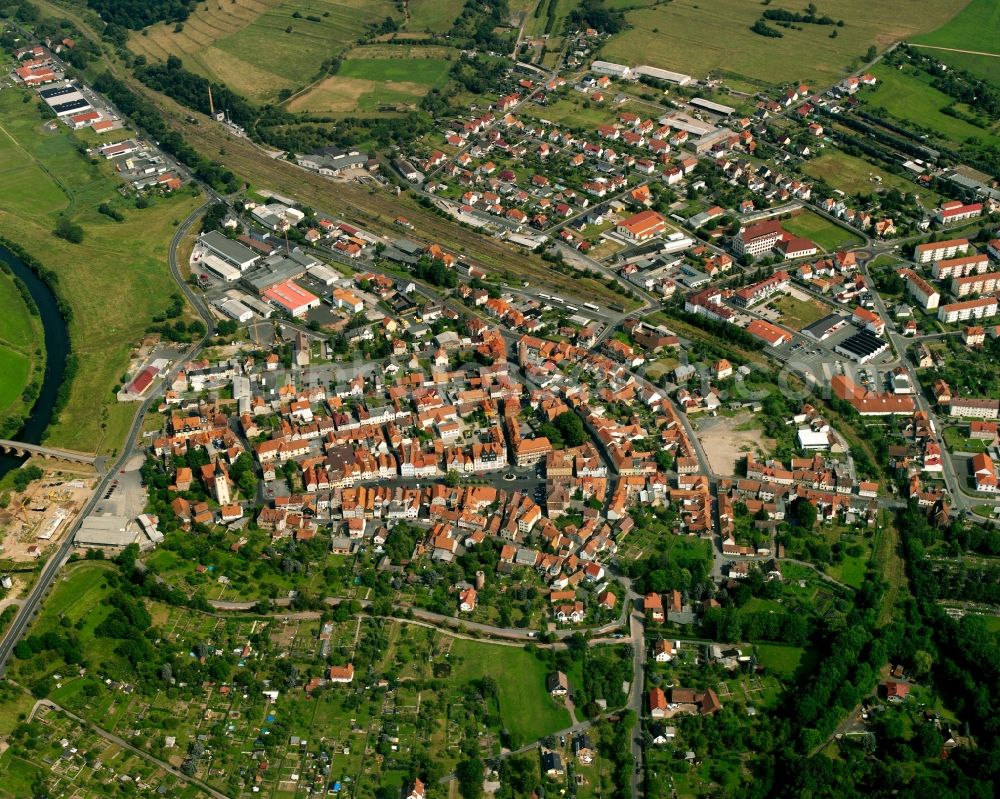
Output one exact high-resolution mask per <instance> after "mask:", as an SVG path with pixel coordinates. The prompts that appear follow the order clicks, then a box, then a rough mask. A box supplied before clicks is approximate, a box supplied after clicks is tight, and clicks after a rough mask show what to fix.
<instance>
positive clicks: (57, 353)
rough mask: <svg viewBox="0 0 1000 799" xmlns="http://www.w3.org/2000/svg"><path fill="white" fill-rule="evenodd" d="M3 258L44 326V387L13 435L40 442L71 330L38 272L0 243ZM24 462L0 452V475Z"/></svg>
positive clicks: (58, 381)
mask: <svg viewBox="0 0 1000 799" xmlns="http://www.w3.org/2000/svg"><path fill="white" fill-rule="evenodd" d="M0 261H3V263H4V264H6V265H7V266H8V267H10V269H11V271H12V272H13V273H14V274H15V275H17V277H19V278H20V279H21V280H23V281H24V284H25V285H26V286H27V287H28V291H29V292H30V293H31V296H32V297H33V298H34V300H35V305H37V306H38V312H39V314H40V315H41V320H42V326H43V327H44V329H45V375H44V376H43V378H42V389H41V391H40V392H39V394H38V400H37V401H36V402H35V407H34V408H32V409H31V415H30V416H28V418H27V420H26V421H25V423H24V426H23V427H22V428H21V429H20V431H18V433H17V434H16V435H15V436H13V438H14V439H16V440H17V441H24V442H25V443H28V444H38V443H40V442H41V440H42V434H43V433H44V432H45V428H47V427H48V426H49V422H51V421H52V412H53V410H54V408H55V402H56V396H57V395H58V394H59V387H60V386H61V385H62V381H63V375H64V374H65V372H66V357H67V356H68V355H69V330H68V329H67V328H66V320H65V319H63V317H62V314H60V313H59V305H58V303H57V302H56V298H55V296H54V295H53V294H52V290H51V289H50V288H49V287H48V286H47V285H46V284H45V283H44V282H42V280H40V279H39V278H38V276H37V275H35V273H34V272H32V271H31V270H30V269H29V268H28V267H27V266H25V264H24V263H23V262H22V261H21V259H20V258H18V257H17V256H16V255H14V253H12V252H11V251H10V250H8V249H7V248H5V247H3V246H2V245H0ZM23 462H24V458H16V457H12V456H8V455H4V454H2V453H0V477H3V476H4V475H5V474H7V472H9V471H10V470H11V469H16V468H17V467H19V466H20V465H21V464H22V463H23Z"/></svg>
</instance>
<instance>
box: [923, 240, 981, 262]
mask: <svg viewBox="0 0 1000 799" xmlns="http://www.w3.org/2000/svg"><path fill="white" fill-rule="evenodd" d="M968 250H969V240H968V239H949V240H948V241H932V242H929V243H927V244H918V245H917V246H916V247H914V248H913V260H914V261H916V262H917V263H918V264H929V263H930V262H931V261H940V260H942V259H944V258H954V257H955V256H956V255H960V254H961V255H964V254H965V253H966V252H968Z"/></svg>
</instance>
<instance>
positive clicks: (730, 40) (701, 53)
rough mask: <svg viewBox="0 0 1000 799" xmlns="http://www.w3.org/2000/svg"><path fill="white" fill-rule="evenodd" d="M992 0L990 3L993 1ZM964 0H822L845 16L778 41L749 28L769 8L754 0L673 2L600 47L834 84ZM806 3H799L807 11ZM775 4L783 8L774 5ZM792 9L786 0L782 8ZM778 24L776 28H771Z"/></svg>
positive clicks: (624, 54)
mask: <svg viewBox="0 0 1000 799" xmlns="http://www.w3.org/2000/svg"><path fill="white" fill-rule="evenodd" d="M988 1H989V0H987V2H988ZM965 2H966V0H933V2H923V1H922V0H884V1H883V2H880V3H872V2H869V0H839V2H837V3H827V4H826V5H824V4H823V3H817V4H816V5H817V11H818V14H819V15H823V14H828V15H829V16H831V17H833V18H834V19H835V20H843V21H844V26H843V27H842V28H836V30H837V37H836V38H833V39H831V38H830V33H831V31H832V30H833V27H832V26H824V25H807V24H802V25H800V26H799V27H802V28H804V30H801V31H799V30H787V29H785V28H777V30H779V31H780V32H781V33H782V34H783V36H782V38H780V39H775V38H768V37H765V36H759V35H758V34H756V33H754V32H753V31H751V30H750V26H751V25H753V24H754V22H755V21H756V20H757V19H759V18H760V15H761V12H762V11H763V10H765V7H764V6H763V5H762V4H761V3H759V2H756V0H713V2H711V3H706V2H704V0H673V2H671V3H668V4H664V5H659V6H655V7H652V8H643V9H639V10H636V11H628V12H627V13H626V19H627V20H628V22H629V23H630V24H631V26H632V27H631V28H630V29H629V30H627V31H625V32H624V33H621V34H619V35H617V36H615V37H614V38H612V39H611V40H610V41H609V42H608V43H607V44H606V45H605V46H604V47H603V48H602V50H601V57H602V58H605V59H607V60H609V61H618V62H621V63H626V64H631V65H636V64H649V65H651V66H655V67H661V68H663V69H672V70H676V71H678V72H684V73H687V74H689V75H693V76H694V77H696V78H704V77H706V76H707V75H708V74H709V73H712V75H713V76H717V77H729V78H734V79H736V80H737V81H742V82H745V83H747V84H758V85H759V84H782V83H788V82H792V81H804V82H807V83H812V84H814V85H816V86H820V87H821V86H825V85H829V84H832V83H834V82H836V81H837V80H838V79H840V78H841V77H843V76H844V75H845V74H847V73H848V72H849V71H850V68H851V67H852V66H855V67H857V66H860V58H861V57H862V56H863V55H864V53H865V51H866V50H867V49H868V47H869V46H871V45H875V46H876V47H878V48H879V49H880V50H881V49H884V48H885V47H887V46H888V45H889V44H891V43H892V42H894V41H897V40H899V39H904V38H907V37H910V36H913V35H915V34H917V33H921V32H924V31H932V30H934V29H936V28H938V27H939V26H941V25H942V24H943V23H944V22H946V21H947V20H948V19H949V18H950V17H951V16H952V15H954V14H955V12H956V11H958V10H959V9H961V8H962V6H963V5H964V4H965ZM803 6H804V4H801V5H799V6H798V8H802V7H803ZM776 7H777V6H776ZM783 7H787V5H785V6H783ZM772 27H773V25H772Z"/></svg>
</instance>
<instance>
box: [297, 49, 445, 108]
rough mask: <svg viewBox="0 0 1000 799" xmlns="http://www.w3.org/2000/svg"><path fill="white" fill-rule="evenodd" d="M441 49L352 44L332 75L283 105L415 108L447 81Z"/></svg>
mask: <svg viewBox="0 0 1000 799" xmlns="http://www.w3.org/2000/svg"><path fill="white" fill-rule="evenodd" d="M443 49H444V48H441V47H427V48H420V47H407V46H404V45H400V46H393V45H382V46H376V47H371V48H369V47H359V48H356V49H355V50H352V51H351V52H350V53H349V55H348V58H346V59H345V60H344V61H343V62H342V63H341V65H340V69H339V70H338V71H337V74H336V75H333V76H331V77H329V78H324V79H323V80H322V81H320V82H319V83H317V84H315V85H313V86H311V87H310V88H309V89H307V90H306V91H305V92H303V93H302V94H300V95H297V96H296V97H294V98H292V99H291V100H290V101H289V102H288V109H289V110H290V111H313V112H317V113H323V112H334V113H350V114H353V113H356V112H361V113H374V112H377V111H392V110H395V109H396V108H397V107H400V106H415V105H416V103H417V102H418V101H419V100H420V98H421V97H423V96H424V95H425V94H427V92H429V91H430V90H431V89H432V88H435V87H438V88H440V87H442V86H444V84H445V83H446V82H447V80H448V71H449V69H451V62H450V61H448V60H446V59H444V58H441V57H440V55H441V54H442V50H443ZM370 51H371V52H370ZM371 56H375V57H371ZM379 56H383V57H379Z"/></svg>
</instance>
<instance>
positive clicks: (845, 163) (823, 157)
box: [802, 147, 941, 207]
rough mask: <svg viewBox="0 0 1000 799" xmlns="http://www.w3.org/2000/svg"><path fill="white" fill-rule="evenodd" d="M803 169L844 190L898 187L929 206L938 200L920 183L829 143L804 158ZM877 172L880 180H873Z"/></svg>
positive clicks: (866, 191)
mask: <svg viewBox="0 0 1000 799" xmlns="http://www.w3.org/2000/svg"><path fill="white" fill-rule="evenodd" d="M802 171H803V172H805V173H806V174H807V175H809V176H810V177H813V178H822V179H823V180H825V181H826V182H827V183H829V184H830V186H832V187H833V188H835V189H840V190H841V191H842V192H845V193H847V194H873V193H878V192H879V191H886V190H888V189H898V190H899V191H900V192H903V193H904V194H916V195H917V196H919V197H920V200H921V202H923V203H925V204H928V205H930V206H931V207H933V206H935V205H937V204H938V203H939V202H940V200H941V197H940V195H938V194H937V192H934V191H931V190H930V189H925V188H923V187H920V186H918V185H917V184H916V183H914V182H913V181H912V180H907V179H906V178H905V177H902V176H900V175H894V174H892V173H891V172H886V171H885V170H884V169H880V168H879V167H877V166H875V165H874V164H870V163H869V162H868V161H865V160H864V159H863V158H858V157H856V156H853V155H848V154H847V153H845V152H843V151H842V150H835V149H832V148H830V147H827V148H826V149H825V150H823V151H822V152H821V154H820V155H818V156H816V157H815V158H811V159H809V160H808V161H805V162H803V164H802ZM876 176H877V177H879V178H881V181H876V180H875V177H876Z"/></svg>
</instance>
